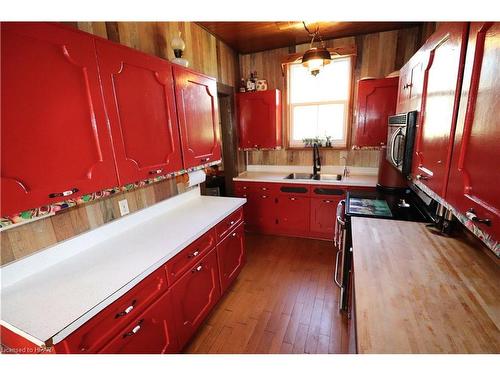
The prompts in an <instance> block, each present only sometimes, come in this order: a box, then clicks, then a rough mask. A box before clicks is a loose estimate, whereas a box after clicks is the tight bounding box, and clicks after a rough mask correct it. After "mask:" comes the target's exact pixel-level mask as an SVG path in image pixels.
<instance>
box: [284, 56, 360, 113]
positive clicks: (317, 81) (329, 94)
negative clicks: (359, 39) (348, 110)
mask: <svg viewBox="0 0 500 375" xmlns="http://www.w3.org/2000/svg"><path fill="white" fill-rule="evenodd" d="M350 70H351V69H350V59H349V58H340V59H334V60H332V62H331V63H330V64H328V65H326V66H325V67H324V68H323V69H322V70H321V72H320V73H319V74H318V75H317V76H316V77H314V76H313V75H312V74H311V73H309V71H308V70H307V69H306V68H304V67H303V66H302V64H292V65H291V66H290V103H307V102H321V101H333V100H347V99H348V96H349V79H350V74H351V71H350Z"/></svg>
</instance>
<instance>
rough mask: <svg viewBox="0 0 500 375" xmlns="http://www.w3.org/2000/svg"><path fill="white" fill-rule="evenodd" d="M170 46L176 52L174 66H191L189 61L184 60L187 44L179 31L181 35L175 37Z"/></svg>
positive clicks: (173, 60)
mask: <svg viewBox="0 0 500 375" xmlns="http://www.w3.org/2000/svg"><path fill="white" fill-rule="evenodd" d="M170 46H171V47H172V49H173V50H174V56H175V58H174V59H172V62H173V63H174V64H178V65H182V66H185V67H186V68H187V67H188V66H189V61H187V60H186V59H183V58H182V53H183V52H184V49H186V43H184V40H182V38H181V32H180V31H179V35H177V36H175V37H174V38H173V39H172V41H171V42H170Z"/></svg>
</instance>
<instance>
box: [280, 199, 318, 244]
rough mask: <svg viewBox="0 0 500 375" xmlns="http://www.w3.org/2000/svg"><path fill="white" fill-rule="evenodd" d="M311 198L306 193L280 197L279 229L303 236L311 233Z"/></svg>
mask: <svg viewBox="0 0 500 375" xmlns="http://www.w3.org/2000/svg"><path fill="white" fill-rule="evenodd" d="M310 208H311V199H310V197H309V195H307V194H305V196H302V195H300V194H287V195H280V196H279V197H278V204H277V211H278V231H279V232H280V233H285V234H291V235H297V236H303V235H307V234H309V220H310Z"/></svg>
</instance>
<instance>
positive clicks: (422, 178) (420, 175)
mask: <svg viewBox="0 0 500 375" xmlns="http://www.w3.org/2000/svg"><path fill="white" fill-rule="evenodd" d="M415 177H416V178H417V180H422V181H425V180H428V179H429V177H428V176H424V175H423V174H417V175H416V176H415Z"/></svg>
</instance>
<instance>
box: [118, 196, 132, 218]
mask: <svg viewBox="0 0 500 375" xmlns="http://www.w3.org/2000/svg"><path fill="white" fill-rule="evenodd" d="M118 207H120V215H121V216H123V215H126V214H128V213H130V210H129V209H128V202H127V200H126V199H122V200H121V201H118Z"/></svg>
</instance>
